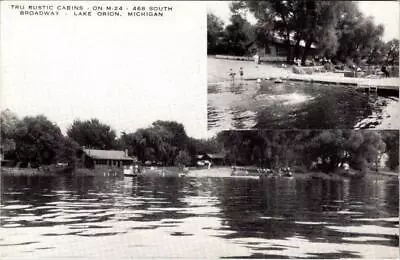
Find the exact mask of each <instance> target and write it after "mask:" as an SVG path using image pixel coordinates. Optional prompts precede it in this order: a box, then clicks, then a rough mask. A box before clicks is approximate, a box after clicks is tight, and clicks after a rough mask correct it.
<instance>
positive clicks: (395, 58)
mask: <svg viewBox="0 0 400 260" xmlns="http://www.w3.org/2000/svg"><path fill="white" fill-rule="evenodd" d="M386 50H387V53H386V63H387V64H390V65H399V40H398V39H392V40H390V41H388V42H387V43H386Z"/></svg>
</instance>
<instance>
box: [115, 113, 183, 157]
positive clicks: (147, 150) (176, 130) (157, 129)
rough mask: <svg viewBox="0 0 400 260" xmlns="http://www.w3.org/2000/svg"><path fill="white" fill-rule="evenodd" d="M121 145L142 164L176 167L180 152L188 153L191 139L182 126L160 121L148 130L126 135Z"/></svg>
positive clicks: (121, 139)
mask: <svg viewBox="0 0 400 260" xmlns="http://www.w3.org/2000/svg"><path fill="white" fill-rule="evenodd" d="M120 143H121V146H122V147H123V148H126V149H128V151H129V152H130V153H131V154H133V155H136V156H137V157H138V159H139V160H140V161H142V162H146V161H151V162H158V163H159V162H161V163H163V164H164V165H175V164H176V158H177V156H178V155H179V152H180V151H185V152H187V150H188V147H189V138H188V136H187V135H186V131H185V128H184V127H183V125H182V124H180V123H177V122H173V121H161V120H158V121H155V122H154V123H153V124H152V125H151V126H150V127H148V128H141V129H138V130H136V132H134V133H131V134H126V133H124V134H123V135H122V136H121V138H120Z"/></svg>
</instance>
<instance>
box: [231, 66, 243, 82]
mask: <svg viewBox="0 0 400 260" xmlns="http://www.w3.org/2000/svg"><path fill="white" fill-rule="evenodd" d="M228 76H229V78H230V79H231V81H235V76H236V73H235V72H233V70H232V69H229V72H228ZM239 76H240V79H241V80H243V76H244V72H243V68H242V67H240V69H239Z"/></svg>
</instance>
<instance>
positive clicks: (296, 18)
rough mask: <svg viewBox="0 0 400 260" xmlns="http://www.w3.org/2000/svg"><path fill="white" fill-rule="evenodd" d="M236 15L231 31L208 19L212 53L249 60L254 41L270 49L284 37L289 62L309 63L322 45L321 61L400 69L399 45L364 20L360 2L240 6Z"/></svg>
mask: <svg viewBox="0 0 400 260" xmlns="http://www.w3.org/2000/svg"><path fill="white" fill-rule="evenodd" d="M231 12H232V18H231V23H230V24H228V25H227V26H225V27H224V25H223V23H222V22H221V20H220V19H219V18H218V17H216V16H215V15H213V14H208V16H207V18H208V19H207V21H208V24H207V29H208V30H209V33H208V43H209V44H208V53H209V54H233V55H243V53H244V52H246V51H247V46H248V44H250V43H251V42H258V43H261V45H262V46H266V45H267V46H268V44H271V42H273V41H274V39H276V38H279V39H282V40H283V42H284V44H285V46H286V49H287V57H286V58H287V62H292V61H293V60H294V59H297V58H300V59H301V60H302V64H304V63H305V61H306V59H307V57H308V55H309V54H310V48H311V46H316V47H317V50H318V53H319V54H318V56H320V57H327V58H330V59H332V60H333V61H335V62H342V63H353V62H354V63H357V64H360V63H368V64H382V63H385V64H389V65H394V64H398V57H399V44H398V40H397V39H393V40H391V41H389V42H387V43H385V42H383V41H382V40H381V37H382V35H383V32H384V27H383V26H382V25H376V24H375V22H374V20H373V18H372V17H364V15H363V14H362V13H361V12H360V10H359V9H358V5H357V3H356V2H351V1H317V0H290V1H286V0H270V1H235V2H233V3H232V4H231ZM246 13H251V14H252V15H253V16H254V17H255V19H256V21H257V22H256V24H255V25H251V24H249V23H248V22H247V20H246V19H245V17H246ZM239 17H240V18H239ZM301 42H302V43H303V45H302V48H301V47H300V46H301V45H300V43H301ZM216 46H219V47H218V48H217V47H216ZM221 46H223V47H222V48H221Z"/></svg>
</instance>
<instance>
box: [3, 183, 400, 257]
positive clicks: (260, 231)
mask: <svg viewBox="0 0 400 260" xmlns="http://www.w3.org/2000/svg"><path fill="white" fill-rule="evenodd" d="M1 195H2V202H1V206H2V212H1V228H0V234H1V235H0V257H1V259H33V258H34V259H45V258H47V259H55V258H63V259H65V258H85V259H121V258H124V259H127V258H129V259H140V258H161V259H165V258H201V259H203V258H242V259H243V258H307V259H310V258H339V257H340V258H370V259H377V258H385V259H387V258H398V257H399V250H398V246H399V233H398V229H399V220H398V212H399V203H398V197H399V186H398V179H397V177H366V178H365V179H361V180H344V181H341V182H334V181H323V180H312V179H304V178H292V179H287V178H277V179H266V180H258V179H243V178H242V179H235V178H229V177H228V178H222V177H203V178H161V177H156V178H146V177H140V178H139V177H138V178H127V177H121V176H120V177H106V176H96V177H65V176H62V177H39V176H19V177H16V176H3V177H2V178H1Z"/></svg>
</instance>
